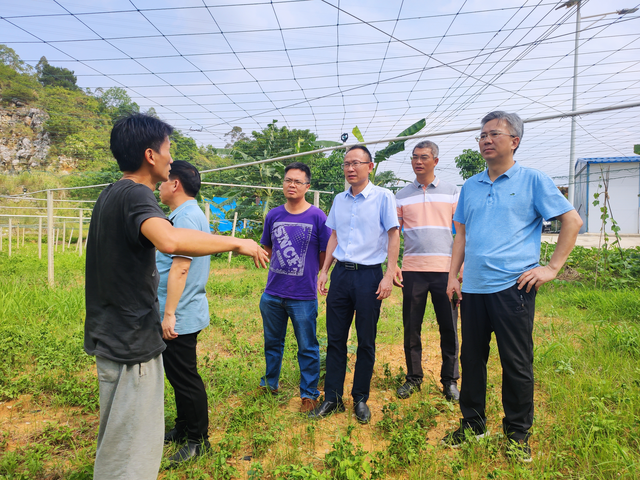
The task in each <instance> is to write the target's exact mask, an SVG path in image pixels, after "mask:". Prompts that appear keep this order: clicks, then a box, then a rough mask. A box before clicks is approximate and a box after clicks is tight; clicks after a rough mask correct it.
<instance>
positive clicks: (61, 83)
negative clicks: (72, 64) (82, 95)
mask: <svg viewBox="0 0 640 480" xmlns="http://www.w3.org/2000/svg"><path fill="white" fill-rule="evenodd" d="M36 70H37V71H38V81H39V82H40V83H41V84H42V86H43V87H61V88H66V89H67V90H79V88H78V85H77V81H78V79H77V78H76V76H75V75H74V73H73V70H69V69H68V68H62V67H54V66H53V65H50V64H49V62H48V61H47V57H41V58H40V61H39V62H38V64H37V65H36Z"/></svg>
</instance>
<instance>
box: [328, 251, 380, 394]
mask: <svg viewBox="0 0 640 480" xmlns="http://www.w3.org/2000/svg"><path fill="white" fill-rule="evenodd" d="M381 280H382V268H380V267H378V268H372V269H366V270H347V269H345V268H344V266H343V265H342V264H341V263H337V264H336V266H335V267H334V269H333V271H332V272H331V284H330V286H329V294H328V295H327V374H326V377H325V381H324V395H325V400H329V401H332V402H335V401H337V400H342V395H343V390H344V378H345V375H346V372H347V340H348V335H349V328H350V327H351V322H352V321H353V313H354V311H355V313H356V316H355V317H356V332H357V334H358V350H357V359H356V368H355V372H354V376H353V388H352V390H351V396H352V397H353V402H354V404H356V403H359V402H366V401H367V400H368V399H369V391H370V386H371V376H372V375H373V365H374V364H375V361H376V334H377V328H378V318H379V317H380V306H381V304H382V300H378V299H377V298H376V297H377V296H378V295H377V294H376V293H375V292H376V290H377V289H378V285H379V284H380V281H381Z"/></svg>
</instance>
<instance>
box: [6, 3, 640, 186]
mask: <svg viewBox="0 0 640 480" xmlns="http://www.w3.org/2000/svg"><path fill="white" fill-rule="evenodd" d="M626 1H629V0H616V2H620V4H618V3H616V2H613V1H606V2H605V1H597V0H591V1H589V0H582V7H581V12H580V13H581V17H582V20H581V32H580V42H579V57H578V58H579V68H578V72H579V74H578V89H577V92H578V97H577V98H578V100H577V106H578V109H580V110H582V109H589V108H597V107H606V106H614V105H620V104H625V103H631V102H634V101H638V99H640V65H639V64H640V14H639V13H638V12H636V13H631V14H627V15H620V14H618V13H615V10H620V9H625V8H627V9H628V8H634V7H637V6H638V3H637V1H638V0H631V1H632V2H636V3H627V4H625V3H622V2H626ZM562 3H563V2H555V1H542V0H541V1H527V0H522V1H521V2H515V1H509V0H494V1H492V2H486V1H477V0H476V1H463V0H456V1H447V0H443V1H439V2H432V1H423V0H383V1H378V0H367V1H364V0H279V1H273V2H271V1H261V0H218V1H215V2H214V1H212V0H178V1H174V2H168V1H165V0H153V1H151V0H133V1H127V0H101V1H99V2H98V1H91V0H83V1H79V0H74V1H69V0H57V1H55V0H22V1H3V2H0V43H2V44H6V45H8V46H10V47H11V48H13V49H14V50H15V51H16V52H17V53H18V54H19V55H20V57H21V58H22V59H23V60H25V61H27V62H28V63H30V64H32V65H35V64H36V63H37V62H38V60H39V59H40V57H41V56H43V55H44V56H46V57H47V59H48V60H49V63H51V64H52V65H56V66H61V67H66V68H69V69H71V70H73V71H75V73H76V75H77V77H78V85H79V86H81V87H83V88H91V89H95V88H97V87H102V88H109V87H112V86H120V87H123V88H126V89H127V91H128V92H129V95H130V96H131V97H132V98H133V99H134V100H135V101H136V102H137V103H138V104H139V105H140V106H141V108H142V109H143V110H144V109H147V108H149V107H153V108H155V110H156V111H157V112H158V113H159V114H160V116H161V117H162V118H163V119H165V120H166V121H168V122H170V123H171V124H173V125H174V126H176V127H177V128H179V129H181V130H182V131H183V132H184V133H186V134H188V135H190V136H192V137H193V138H194V139H195V140H196V141H197V142H198V143H201V144H212V145H214V146H216V147H223V146H224V144H225V143H226V140H225V137H224V136H225V133H227V132H229V131H230V130H231V129H232V127H234V126H239V127H241V128H242V129H243V131H245V132H247V133H250V132H251V131H253V130H261V129H263V128H265V127H266V126H267V124H268V123H269V122H271V121H272V120H274V119H276V120H278V125H286V126H287V127H289V128H299V129H310V130H311V131H313V132H315V133H317V135H318V137H319V138H320V139H322V140H334V141H338V140H339V139H340V136H341V134H342V133H344V132H347V133H350V132H351V130H352V129H353V127H354V126H356V125H357V126H358V127H359V128H360V130H361V131H362V133H363V135H364V138H365V140H366V141H368V142H374V141H376V140H378V139H382V138H388V137H392V136H395V135H396V134H398V133H399V132H401V131H402V130H403V129H405V128H406V127H408V126H409V125H411V124H413V123H415V122H416V121H418V120H419V119H421V118H426V122H427V126H426V128H425V130H424V131H423V132H424V133H432V134H434V137H433V140H435V141H436V143H438V144H439V145H440V149H441V150H440V164H439V174H440V175H441V176H442V177H443V178H445V179H447V180H450V181H454V182H456V183H460V178H459V177H458V175H457V169H456V168H455V165H454V158H455V156H457V155H459V154H460V153H461V152H462V150H463V149H467V148H477V143H476V142H475V140H474V136H475V135H477V132H475V133H458V134H448V135H437V136H436V134H437V133H439V132H443V131H452V130H456V129H466V128H469V127H474V126H479V121H480V119H481V118H482V117H483V116H484V114H486V113H487V112H489V111H492V110H496V109H501V110H507V111H512V112H517V113H519V114H520V116H521V117H522V118H524V119H534V118H536V117H541V116H547V115H553V114H559V113H563V112H568V111H570V110H571V101H572V85H573V84H572V81H573V62H574V53H575V30H576V16H577V12H576V6H572V7H570V8H565V7H561V8H557V7H558V6H560V5H561V4H562ZM478 129H479V127H478ZM350 139H351V140H352V139H353V136H352V135H351V136H350ZM634 143H635V144H640V108H639V107H636V108H629V109H624V110H617V111H610V112H606V113H598V114H591V115H584V116H582V117H580V118H579V120H578V128H577V142H576V149H577V150H576V152H577V157H598V156H624V155H632V154H633V145H634ZM569 145H570V120H569V119H567V118H563V119H557V120H549V121H545V122H536V123H531V124H527V125H526V127H525V135H524V138H523V141H522V147H521V148H520V149H519V150H518V153H517V155H516V159H518V160H519V161H521V162H522V163H523V164H525V165H528V166H533V167H535V168H539V169H541V170H543V171H545V172H546V173H548V174H549V175H551V176H552V177H553V178H554V179H555V181H556V183H557V184H559V185H563V184H564V185H566V183H567V181H568V173H569ZM371 147H372V148H373V149H374V150H377V149H379V148H383V147H384V144H372V145H371ZM409 147H410V146H409ZM385 169H392V170H394V171H395V172H396V174H397V175H398V176H399V177H401V178H407V179H408V178H410V177H411V169H410V164H409V162H408V152H405V153H402V154H398V155H396V156H395V157H393V158H392V159H391V160H390V161H389V162H387V165H386V166H385Z"/></svg>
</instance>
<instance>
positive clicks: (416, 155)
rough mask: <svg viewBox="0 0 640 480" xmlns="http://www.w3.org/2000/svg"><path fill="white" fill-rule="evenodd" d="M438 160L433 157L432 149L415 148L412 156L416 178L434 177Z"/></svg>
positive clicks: (412, 165)
mask: <svg viewBox="0 0 640 480" xmlns="http://www.w3.org/2000/svg"><path fill="white" fill-rule="evenodd" d="M437 164H438V159H437V158H434V157H433V154H432V153H431V149H430V148H415V149H414V150H413V154H412V155H411V167H413V173H415V174H416V176H418V177H419V176H421V175H425V174H426V175H432V174H433V172H434V170H435V168H436V165H437Z"/></svg>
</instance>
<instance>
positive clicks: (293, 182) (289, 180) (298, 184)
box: [284, 178, 309, 187]
mask: <svg viewBox="0 0 640 480" xmlns="http://www.w3.org/2000/svg"><path fill="white" fill-rule="evenodd" d="M284 184H285V185H295V186H296V187H301V186H303V185H309V182H301V181H300V180H294V179H292V178H285V179H284Z"/></svg>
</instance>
